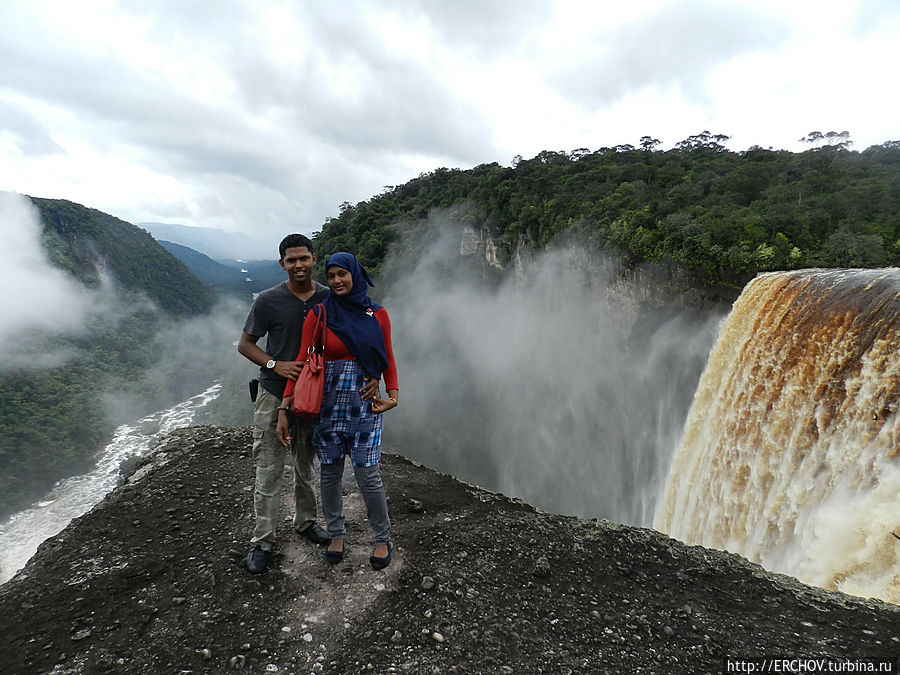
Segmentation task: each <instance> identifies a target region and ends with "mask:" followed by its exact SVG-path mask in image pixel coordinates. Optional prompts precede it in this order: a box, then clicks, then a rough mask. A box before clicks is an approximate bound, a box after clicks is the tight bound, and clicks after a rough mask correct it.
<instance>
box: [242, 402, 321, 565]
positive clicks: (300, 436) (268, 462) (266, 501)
mask: <svg viewBox="0 0 900 675" xmlns="http://www.w3.org/2000/svg"><path fill="white" fill-rule="evenodd" d="M279 405H281V399H280V398H279V397H277V396H273V395H272V394H270V393H269V392H267V391H266V390H265V389H263V388H262V387H260V389H259V395H258V396H257V398H256V407H255V409H254V411H253V463H254V464H255V465H256V483H255V486H254V492H253V512H254V514H255V515H256V526H255V527H254V529H253V538H252V539H250V545H251V546H256V545H259V546H260V547H261V548H263V549H266V550H271V549H272V545H273V544H274V543H275V531H276V526H277V525H278V511H279V506H280V505H281V478H282V476H283V475H284V466H285V462H286V459H287V455H288V454H290V456H291V463H292V464H293V467H294V527H295V528H300V529H303V528H304V527H306V526H307V525H308V524H309V523H311V522H312V521H314V520H315V519H316V489H315V478H314V474H313V471H314V468H313V467H314V461H313V460H314V459H315V456H316V452H315V450H314V449H313V447H312V420H309V421H306V420H297V421H296V422H295V423H294V424H292V429H291V436H292V437H293V439H294V441H293V443H291V447H290V448H286V447H285V446H283V445H282V444H281V443H279V442H278V436H277V435H276V432H275V427H276V425H277V424H278V406H279Z"/></svg>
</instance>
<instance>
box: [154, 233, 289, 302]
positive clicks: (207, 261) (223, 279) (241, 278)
mask: <svg viewBox="0 0 900 675" xmlns="http://www.w3.org/2000/svg"><path fill="white" fill-rule="evenodd" d="M159 244H160V246H162V247H163V248H164V249H166V250H167V251H168V252H169V253H171V254H172V255H173V256H175V257H176V258H178V259H179V260H180V261H181V262H183V263H184V264H185V265H187V267H188V269H189V270H190V271H191V272H193V274H194V276H196V277H197V278H198V279H200V281H202V282H204V283H206V284H209V285H210V286H212V287H213V288H215V289H216V290H218V291H221V292H224V293H230V294H240V295H249V294H252V293H258V292H259V291H262V290H264V289H266V288H269V287H270V286H274V285H275V284H277V283H278V282H280V281H284V279H285V273H284V270H282V269H281V265H279V264H278V263H277V262H276V261H274V260H257V261H252V262H240V261H235V260H223V261H221V262H218V261H216V260H213V259H212V258H210V257H209V256H207V255H204V254H203V253H200V252H199V251H195V250H194V249H192V248H189V247H187V246H182V245H181V244H176V243H174V242H171V241H165V240H160V242H159Z"/></svg>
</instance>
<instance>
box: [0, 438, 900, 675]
mask: <svg viewBox="0 0 900 675" xmlns="http://www.w3.org/2000/svg"><path fill="white" fill-rule="evenodd" d="M249 447H250V431H249V430H248V429H232V428H218V427H195V428H192V429H187V430H182V431H179V432H176V433H175V434H173V435H171V436H169V437H168V438H167V439H164V440H163V442H162V443H161V444H160V447H159V451H158V452H157V454H155V455H154V456H153V458H152V459H149V460H145V461H144V462H143V463H142V464H141V465H139V467H138V468H137V470H136V471H135V473H134V474H133V475H132V476H131V478H130V479H129V480H128V482H126V484H125V485H123V486H122V487H121V488H119V489H118V490H116V491H115V492H113V493H112V494H111V495H109V496H108V497H107V498H106V499H105V500H104V501H103V502H102V503H101V504H100V505H98V506H97V507H96V508H95V509H93V510H92V511H91V512H90V513H88V514H86V515H85V516H83V517H81V518H80V519H78V520H76V521H74V522H73V523H72V524H71V525H70V526H69V527H67V528H66V529H65V530H64V531H63V532H62V533H60V534H59V535H58V536H56V537H54V538H52V539H51V540H48V541H47V542H46V543H45V544H44V545H43V546H42V547H41V548H40V550H39V551H38V553H37V554H36V555H35V557H34V558H33V559H32V561H31V562H30V563H29V564H28V565H27V566H26V568H25V569H24V570H23V571H22V572H20V573H19V574H18V575H17V576H16V577H15V578H13V579H12V580H11V581H9V582H8V583H6V584H5V585H3V586H2V587H0V631H2V636H3V637H2V644H0V670H2V672H3V673H29V674H30V673H54V674H63V673H225V672H230V671H231V670H244V671H247V672H256V673H261V672H278V673H360V672H364V673H365V672H373V673H390V672H398V673H402V672H409V673H660V674H663V673H665V674H673V673H675V674H677V673H692V674H693V673H722V672H729V671H728V669H727V664H726V658H728V657H731V658H762V657H765V656H769V657H780V658H786V659H797V658H803V659H816V658H823V657H831V658H834V659H837V660H843V659H857V658H859V657H873V656H883V657H890V658H893V659H896V658H897V656H898V654H900V608H898V607H896V606H893V605H887V604H884V603H880V602H873V601H863V600H860V599H857V598H851V597H849V596H845V595H842V594H838V593H831V592H826V591H822V590H818V589H814V588H810V587H807V586H804V585H802V584H800V583H799V582H797V581H795V580H793V579H791V578H789V577H784V576H780V575H774V574H770V573H767V572H765V571H763V570H762V569H761V568H760V567H758V566H756V565H753V564H751V563H748V562H747V561H746V560H744V559H742V558H740V557H738V556H735V555H731V554H727V553H722V552H717V551H710V550H707V549H703V548H700V547H691V546H686V545H684V544H682V543H680V542H678V541H675V540H672V539H669V538H667V537H665V536H664V535H661V534H659V533H657V532H654V531H652V530H644V529H638V528H632V527H624V526H617V525H614V524H611V523H607V522H603V521H586V520H579V519H576V518H570V517H562V516H557V515H552V514H547V513H542V512H540V511H538V510H536V509H534V508H532V507H531V506H529V505H527V504H524V503H522V502H520V501H517V500H512V499H508V498H506V497H504V496H502V495H498V494H495V493H491V492H488V491H485V490H482V489H479V488H476V487H473V486H470V485H466V484H463V483H460V482H458V481H456V480H455V479H453V478H452V477H450V476H446V475H443V474H439V473H436V472H434V471H431V470H429V469H427V468H425V467H423V466H421V465H418V464H416V463H414V462H411V461H409V460H407V459H404V458H403V457H401V456H399V455H390V454H388V455H386V457H385V460H384V468H383V474H384V477H385V482H386V485H387V492H388V499H389V504H390V508H391V515H392V518H393V521H394V530H393V533H394V536H395V540H396V549H395V560H394V563H393V564H392V565H391V566H390V567H389V568H388V569H387V570H385V571H382V572H375V571H373V570H372V569H371V568H370V567H369V565H368V556H369V555H370V553H371V547H370V545H369V544H368V536H369V535H368V526H367V524H366V522H365V520H364V514H363V511H362V507H361V506H360V500H359V498H358V495H356V494H355V492H354V490H355V485H354V483H353V480H352V472H349V471H348V473H347V477H348V478H349V481H348V482H346V483H345V492H346V493H347V499H348V501H347V510H348V515H349V521H348V534H349V538H348V547H349V548H348V552H349V555H348V557H347V558H346V559H345V560H344V562H342V563H341V564H338V565H336V566H334V567H331V566H329V565H327V563H325V562H324V560H323V558H322V555H321V548H318V547H315V546H313V545H312V544H309V543H307V542H305V541H302V540H300V539H299V537H298V536H297V535H296V534H294V533H293V532H291V529H290V522H289V521H287V520H286V521H285V523H284V528H283V531H282V532H281V533H280V537H281V542H282V543H281V546H280V549H279V552H278V555H277V556H276V560H275V566H274V568H273V569H272V570H270V571H269V572H267V573H265V574H263V575H258V576H253V575H250V574H248V573H247V572H246V571H245V570H244V569H243V568H242V566H241V557H242V556H243V553H244V550H245V546H246V542H247V540H248V538H249V535H250V531H251V527H252V517H251V510H252V492H251V491H250V488H249V486H250V484H251V480H252V468H251V460H250V455H249ZM770 665H771V664H770ZM894 668H895V669H894V670H893V671H890V672H897V671H896V661H895V662H894ZM733 672H738V671H733ZM740 672H747V670H746V669H744V670H742V671H740ZM775 672H777V671H775ZM782 672H784V671H782ZM806 672H809V671H806ZM855 672H860V671H859V670H857V671H855Z"/></svg>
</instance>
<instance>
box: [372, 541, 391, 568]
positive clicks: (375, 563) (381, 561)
mask: <svg viewBox="0 0 900 675" xmlns="http://www.w3.org/2000/svg"><path fill="white" fill-rule="evenodd" d="M387 550H388V554H387V555H386V556H385V557H384V558H378V557H376V556H374V555H371V556H369V564H370V565H371V566H372V569H373V570H383V569H384V568H385V567H387V566H388V565H390V564H391V542H388V543H387Z"/></svg>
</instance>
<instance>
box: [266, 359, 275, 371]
mask: <svg viewBox="0 0 900 675" xmlns="http://www.w3.org/2000/svg"><path fill="white" fill-rule="evenodd" d="M274 367H275V359H269V360H268V361H266V369H267V370H272V368H274Z"/></svg>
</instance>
